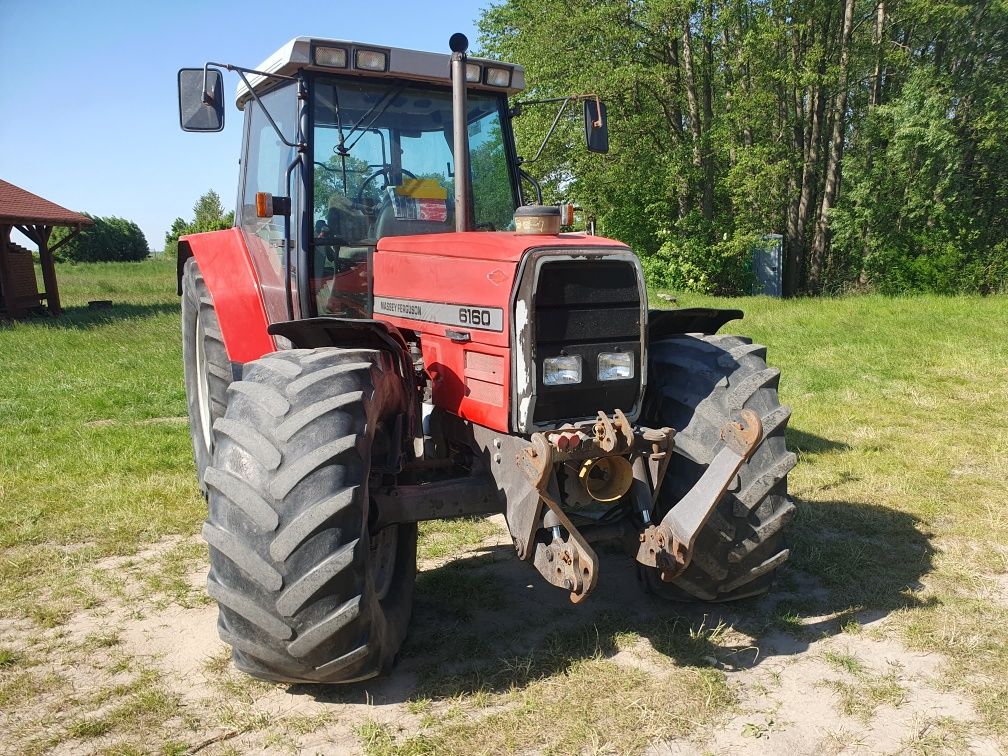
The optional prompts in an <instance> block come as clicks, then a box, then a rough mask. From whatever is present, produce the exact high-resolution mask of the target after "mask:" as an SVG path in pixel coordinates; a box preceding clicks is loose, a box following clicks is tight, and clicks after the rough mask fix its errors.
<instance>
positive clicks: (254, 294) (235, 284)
mask: <svg viewBox="0 0 1008 756" xmlns="http://www.w3.org/2000/svg"><path fill="white" fill-rule="evenodd" d="M190 257H195V258H196V262H197V264H198V265H199V269H200V273H201V274H202V275H203V280H204V281H206V285H207V288H208V289H209V290H210V296H211V297H212V298H213V303H214V310H215V311H216V312H217V320H218V321H219V323H220V329H221V335H222V336H223V338H224V346H225V348H226V349H227V353H228V359H230V360H231V362H232V363H245V362H250V361H251V360H255V359H258V358H260V357H262V356H263V355H264V354H267V353H268V352H273V351H275V350H276V348H277V347H276V344H275V342H274V341H273V337H272V336H270V334H269V333H267V330H266V329H267V327H268V325H269V319H268V318H267V315H266V307H265V305H264V304H263V298H262V291H261V289H260V285H259V278H258V276H257V275H256V270H255V267H254V266H253V265H252V259H251V257H250V256H249V251H248V247H247V246H246V245H245V238H244V237H243V236H242V233H241V230H240V229H238V228H230V229H227V230H226V231H210V232H207V233H203V234H190V235H188V236H183V237H181V238H180V239H179V243H178V292H179V294H181V293H182V270H183V268H184V267H185V263H186V260H188V259H189V258H190Z"/></svg>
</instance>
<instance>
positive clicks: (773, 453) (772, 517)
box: [641, 335, 797, 601]
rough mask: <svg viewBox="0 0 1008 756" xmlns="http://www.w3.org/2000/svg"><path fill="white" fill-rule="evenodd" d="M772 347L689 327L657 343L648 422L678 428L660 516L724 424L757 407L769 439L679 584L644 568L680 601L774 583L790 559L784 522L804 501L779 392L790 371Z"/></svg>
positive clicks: (749, 592)
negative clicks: (791, 476)
mask: <svg viewBox="0 0 1008 756" xmlns="http://www.w3.org/2000/svg"><path fill="white" fill-rule="evenodd" d="M765 358H766V347H764V346H760V345H759V344H753V343H751V342H750V341H749V340H748V339H744V338H742V337H738V336H698V335H696V336H694V335H684V336H676V337H674V338H669V339H665V340H663V341H660V342H657V343H655V344H652V345H651V347H650V366H649V373H648V376H649V381H650V382H649V385H648V388H647V395H646V397H645V404H644V412H643V413H642V421H643V422H645V424H648V425H651V426H652V427H661V426H668V427H672V428H675V430H676V436H675V453H674V454H673V455H672V460H671V462H670V463H669V467H668V472H667V473H666V475H665V481H664V483H663V484H662V489H661V491H660V493H659V496H658V501H657V502H656V503H655V512H654V517H653V519H654V521H655V522H658V521H660V520H661V518H662V517H664V516H665V514H666V513H667V512H668V510H669V508H670V507H672V506H673V505H674V504H675V503H676V502H678V501H679V500H680V499H681V498H682V497H683V496H684V495H685V494H686V492H687V491H689V489H690V488H691V487H692V486H693V484H694V483H696V481H697V480H698V479H699V478H700V476H701V475H702V474H703V472H704V470H705V469H706V468H707V466H708V465H709V464H710V463H711V460H713V459H714V455H715V454H717V452H718V451H720V449H721V447H722V445H723V444H722V441H721V435H720V429H721V427H722V426H723V425H724V423H725V422H727V421H729V420H737V419H738V415H739V412H740V411H741V410H742V409H751V410H754V411H755V412H756V414H758V415H759V416H760V419H761V421H762V423H763V440H762V441H761V442H760V444H759V446H758V447H757V448H756V451H755V452H754V453H753V455H752V456H751V457H750V458H749V460H748V461H747V462H745V463H744V464H743V465H742V467H741V469H740V470H739V472H738V476H737V477H736V479H735V481H734V483H733V485H732V486H731V487H730V488H729V491H728V493H726V494H725V496H724V498H723V499H722V500H721V502H720V504H719V505H718V508H717V509H716V510H715V511H714V513H713V514H712V515H711V517H710V519H709V520H708V521H707V524H706V525H705V526H704V528H703V530H702V531H701V532H700V535H699V536H698V537H697V541H696V547H695V549H694V553H693V559H692V561H691V562H690V564H689V565H688V566H687V568H686V570H685V571H684V572H683V573H682V574H681V575H680V576H679V577H677V578H676V579H675V580H674V581H673V582H672V583H665V582H663V581H662V580H661V578H660V577H659V576H658V572H657V570H656V569H655V568H653V567H641V574H642V577H643V579H644V582H645V584H646V586H647V587H648V589H649V590H651V591H652V592H653V593H656V594H658V595H660V596H662V597H664V598H668V599H672V600H677V601H696V600H702V601H732V600H735V599H741V598H746V597H748V596H754V595H758V594H761V593H765V592H766V591H767V590H769V588H770V586H771V584H772V582H773V578H774V574H775V572H776V570H777V568H778V567H780V565H781V564H783V563H784V561H785V560H787V558H788V554H789V552H788V550H787V549H786V548H784V547H783V530H784V527H785V526H786V525H787V523H788V522H789V521H790V520H791V518H792V516H793V515H794V511H795V507H794V504H793V503H792V502H791V499H790V498H788V495H787V475H788V473H789V472H790V471H791V468H793V467H794V465H795V462H796V461H797V458H796V457H795V455H794V454H793V453H791V452H789V451H788V450H787V447H786V446H785V442H784V430H785V428H786V426H787V423H788V419H789V418H790V416H791V409H790V408H789V407H782V406H781V405H780V403H779V401H778V398H777V383H778V381H779V379H780V371H779V370H777V369H776V368H768V367H767V364H766V361H765Z"/></svg>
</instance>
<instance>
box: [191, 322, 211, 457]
mask: <svg viewBox="0 0 1008 756" xmlns="http://www.w3.org/2000/svg"><path fill="white" fill-rule="evenodd" d="M195 329H196V334H195V342H196V405H197V408H198V409H199V419H200V431H201V432H202V434H203V444H204V446H206V450H207V451H208V452H209V451H212V450H213V433H212V430H211V427H210V379H209V378H208V377H207V370H206V346H205V345H206V341H205V339H204V338H203V323H202V314H201V313H200V312H199V311H197V312H196V325H195Z"/></svg>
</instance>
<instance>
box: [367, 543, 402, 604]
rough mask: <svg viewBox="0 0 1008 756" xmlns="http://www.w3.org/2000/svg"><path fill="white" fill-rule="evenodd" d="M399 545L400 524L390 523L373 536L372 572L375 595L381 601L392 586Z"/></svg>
mask: <svg viewBox="0 0 1008 756" xmlns="http://www.w3.org/2000/svg"><path fill="white" fill-rule="evenodd" d="M398 545H399V526H397V525H389V526H388V527H387V528H383V529H382V530H381V531H379V532H377V533H375V534H374V535H373V536H372V537H371V572H372V576H373V583H374V589H375V595H376V596H377V598H378V600H379V601H380V600H382V599H383V598H385V597H386V596H387V595H388V592H389V590H391V588H392V576H393V575H394V574H395V564H396V548H397V547H398Z"/></svg>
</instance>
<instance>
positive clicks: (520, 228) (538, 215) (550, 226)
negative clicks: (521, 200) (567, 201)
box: [514, 205, 560, 234]
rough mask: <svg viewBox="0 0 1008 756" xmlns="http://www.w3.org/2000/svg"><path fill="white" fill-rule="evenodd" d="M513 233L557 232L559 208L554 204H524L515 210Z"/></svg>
mask: <svg viewBox="0 0 1008 756" xmlns="http://www.w3.org/2000/svg"><path fill="white" fill-rule="evenodd" d="M514 220H515V233H519V234H559V233H560V208H559V207H557V206H556V205H525V206H523V207H519V208H518V209H517V210H515V214H514Z"/></svg>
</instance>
